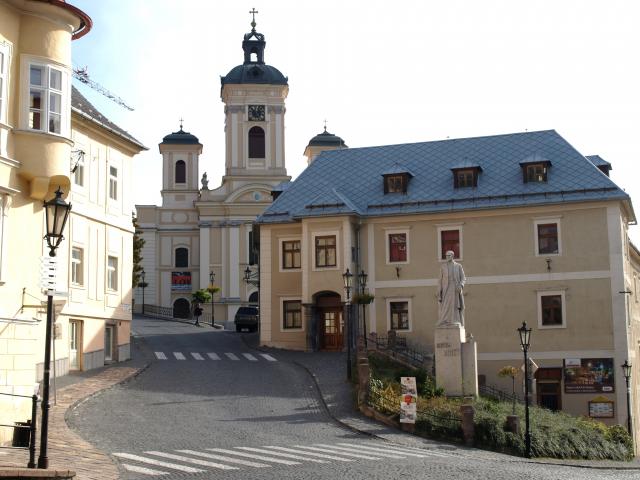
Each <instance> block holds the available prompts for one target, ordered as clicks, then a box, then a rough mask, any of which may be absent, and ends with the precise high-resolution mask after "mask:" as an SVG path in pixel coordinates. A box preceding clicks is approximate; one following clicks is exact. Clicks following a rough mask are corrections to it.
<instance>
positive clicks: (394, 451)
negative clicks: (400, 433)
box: [338, 443, 430, 458]
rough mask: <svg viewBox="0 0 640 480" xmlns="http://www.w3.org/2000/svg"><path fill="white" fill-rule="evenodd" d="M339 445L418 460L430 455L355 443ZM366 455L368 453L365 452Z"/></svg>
mask: <svg viewBox="0 0 640 480" xmlns="http://www.w3.org/2000/svg"><path fill="white" fill-rule="evenodd" d="M338 445H342V446H344V447H354V448H357V449H360V450H362V449H364V450H370V451H371V453H372V454H373V455H375V454H376V453H378V452H381V453H397V454H398V455H406V456H409V457H418V458H426V457H429V456H430V455H429V454H428V453H414V452H413V451H407V452H405V451H404V450H402V449H401V448H388V447H386V446H385V447H384V448H382V447H369V446H366V445H362V444H355V443H338ZM364 453H366V452H364Z"/></svg>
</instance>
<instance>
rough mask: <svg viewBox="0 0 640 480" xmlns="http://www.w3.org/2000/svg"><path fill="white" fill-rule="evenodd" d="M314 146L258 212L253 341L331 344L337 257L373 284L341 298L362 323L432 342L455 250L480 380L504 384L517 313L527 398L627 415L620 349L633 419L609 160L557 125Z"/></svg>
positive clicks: (631, 340)
mask: <svg viewBox="0 0 640 480" xmlns="http://www.w3.org/2000/svg"><path fill="white" fill-rule="evenodd" d="M312 154H316V155H317V151H316V152H311V150H310V149H308V156H309V163H310V165H309V167H308V168H307V169H306V170H305V171H304V172H303V173H302V174H301V175H300V176H299V177H298V178H297V179H296V180H295V181H294V182H292V183H291V184H290V185H289V186H288V188H286V189H284V191H283V192H282V193H281V194H280V195H279V196H278V198H277V199H276V200H275V201H274V203H273V204H272V205H270V206H269V207H268V208H267V209H266V210H265V212H264V214H263V215H261V216H260V217H259V218H258V221H257V223H258V225H259V228H260V277H261V278H260V279H261V291H260V315H261V323H260V328H261V330H260V340H261V343H262V344H263V345H267V346H273V347H282V348H290V349H300V350H335V349H338V350H340V349H342V348H344V345H345V342H346V335H345V333H346V328H347V327H346V326H345V325H346V322H345V312H346V310H345V307H344V303H345V301H346V298H345V290H344V288H343V278H342V274H343V273H344V272H345V271H346V270H347V269H349V270H350V271H351V272H353V274H358V273H360V272H361V271H365V272H366V274H367V275H368V278H367V287H368V291H369V293H371V294H373V295H374V296H375V298H374V300H373V303H371V304H370V305H366V306H365V307H361V306H360V307H359V309H355V308H354V309H352V311H353V314H354V315H357V316H356V319H355V322H356V324H358V328H359V331H360V332H361V333H362V332H363V330H364V329H365V328H366V331H367V333H368V334H370V333H372V332H373V333H376V334H377V335H378V336H385V337H386V336H387V335H388V332H389V331H390V330H393V331H395V332H396V334H397V335H398V336H400V337H405V338H406V340H407V343H408V344H409V345H411V346H413V347H414V348H416V349H419V350H422V351H425V352H431V353H432V352H433V351H434V345H433V343H434V333H435V327H436V322H437V319H438V301H437V285H438V277H439V272H440V265H441V262H443V261H444V259H445V252H446V251H447V250H453V251H454V252H455V257H456V261H457V262H459V263H460V264H462V265H463V268H464V270H465V273H466V277H467V283H466V287H465V289H464V295H465V304H466V311H465V327H466V331H467V333H469V334H472V335H473V337H474V338H475V340H476V341H477V345H478V361H479V365H478V372H479V380H480V384H481V385H493V386H496V387H497V388H499V389H502V390H504V391H507V392H510V390H511V385H510V383H509V381H510V379H509V381H505V379H501V378H499V377H498V375H497V372H498V370H499V369H500V368H501V367H503V366H506V365H512V366H515V367H517V368H519V367H520V366H521V365H522V364H523V360H522V351H521V348H520V344H519V337H518V335H517V332H516V329H517V328H518V327H519V326H520V325H521V324H522V322H523V321H526V322H527V324H528V325H529V326H530V327H532V328H533V332H532V334H531V356H532V358H533V360H534V361H535V363H536V364H537V366H538V367H539V368H538V370H537V372H536V381H535V387H536V399H537V403H539V404H541V405H544V406H546V407H549V408H552V409H562V410H565V411H567V412H570V413H572V414H575V415H585V416H589V415H591V416H593V417H597V418H599V419H601V420H603V421H604V422H606V423H620V424H622V425H626V422H627V403H626V388H625V379H624V378H623V375H622V369H621V368H620V365H622V364H623V363H624V361H625V360H627V359H628V360H629V362H630V363H632V364H633V365H634V367H633V374H632V382H633V385H632V391H631V396H632V402H633V403H632V412H633V416H634V417H635V418H638V415H639V414H640V410H639V409H640V404H639V403H638V400H637V399H638V395H637V386H638V385H640V383H638V381H637V379H638V375H639V374H640V369H638V365H637V363H638V358H637V352H638V340H639V339H640V338H639V337H638V333H639V332H638V329H639V326H640V312H639V308H638V305H639V304H638V295H639V293H640V292H639V291H638V287H639V280H638V275H639V272H640V269H639V264H638V251H637V249H635V248H634V247H633V246H632V245H631V244H630V243H629V240H628V236H627V228H628V225H629V224H630V223H633V222H635V221H636V218H635V214H634V212H633V208H632V205H631V201H630V198H629V197H628V195H627V194H626V193H625V192H624V191H623V190H622V189H620V188H619V187H618V186H617V185H615V184H614V183H613V182H612V181H611V179H610V178H609V177H608V172H609V169H610V165H609V164H608V163H607V162H605V161H604V160H602V159H601V158H600V157H597V156H592V157H585V156H583V155H582V154H580V153H579V152H578V151H576V150H575V149H574V148H573V147H572V146H571V145H570V144H569V143H568V142H567V141H566V140H564V139H563V138H562V137H561V136H560V135H558V133H556V132H555V131H542V132H529V133H520V134H509V135H497V136H490V137H480V138H464V139H453V140H445V141H437V142H425V143H416V144H404V145H392V146H382V147H370V148H356V149H338V150H333V151H324V152H322V153H321V154H320V155H317V157H312ZM314 158H315V159H314ZM354 278H357V276H356V277H354ZM358 288H359V286H358V285H357V284H356V292H357V291H358ZM362 308H365V309H366V327H365V325H364V324H363V323H364V322H363V316H362V315H361V311H362ZM358 310H359V311H358ZM354 328H356V327H354ZM518 393H519V394H520V395H522V392H521V391H519V392H518ZM636 432H638V423H636Z"/></svg>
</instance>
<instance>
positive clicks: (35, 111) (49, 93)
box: [28, 63, 68, 135]
mask: <svg viewBox="0 0 640 480" xmlns="http://www.w3.org/2000/svg"><path fill="white" fill-rule="evenodd" d="M65 89H66V72H64V71H63V70H62V69H60V68H56V67H54V66H52V65H43V64H37V63H31V64H29V104H28V107H29V115H28V128H29V129H31V130H38V131H41V132H47V133H55V134H58V135H61V134H62V133H63V111H64V109H65V108H66V107H67V104H68V93H66V91H65ZM65 130H66V129H65Z"/></svg>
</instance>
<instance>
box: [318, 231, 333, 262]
mask: <svg viewBox="0 0 640 480" xmlns="http://www.w3.org/2000/svg"><path fill="white" fill-rule="evenodd" d="M335 266H336V237H335V235H330V236H326V237H316V267H335Z"/></svg>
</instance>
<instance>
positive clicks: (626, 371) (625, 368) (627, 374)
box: [620, 360, 632, 435]
mask: <svg viewBox="0 0 640 480" xmlns="http://www.w3.org/2000/svg"><path fill="white" fill-rule="evenodd" d="M620 366H621V367H622V375H624V379H625V381H626V382H627V431H628V432H629V435H632V434H631V385H630V382H629V380H631V364H630V363H629V360H625V361H624V363H623V364H622V365H620Z"/></svg>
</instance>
